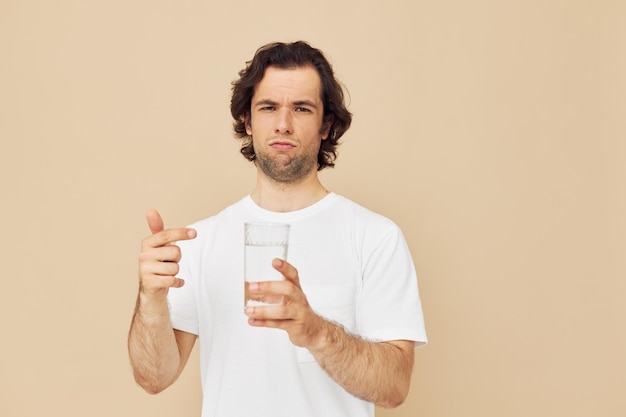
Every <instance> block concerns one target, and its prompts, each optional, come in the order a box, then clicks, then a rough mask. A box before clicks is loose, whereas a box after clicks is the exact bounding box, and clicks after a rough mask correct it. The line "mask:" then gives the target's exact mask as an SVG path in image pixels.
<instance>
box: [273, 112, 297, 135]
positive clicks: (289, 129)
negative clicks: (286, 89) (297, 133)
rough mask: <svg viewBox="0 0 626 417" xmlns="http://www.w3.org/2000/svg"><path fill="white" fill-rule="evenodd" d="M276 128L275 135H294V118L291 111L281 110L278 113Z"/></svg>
mask: <svg viewBox="0 0 626 417" xmlns="http://www.w3.org/2000/svg"><path fill="white" fill-rule="evenodd" d="M276 114H277V115H276V128H275V129H274V132H275V133H279V134H281V135H290V134H292V133H293V119H292V118H293V116H292V114H291V111H289V109H281V110H280V111H278V112H277V113H276Z"/></svg>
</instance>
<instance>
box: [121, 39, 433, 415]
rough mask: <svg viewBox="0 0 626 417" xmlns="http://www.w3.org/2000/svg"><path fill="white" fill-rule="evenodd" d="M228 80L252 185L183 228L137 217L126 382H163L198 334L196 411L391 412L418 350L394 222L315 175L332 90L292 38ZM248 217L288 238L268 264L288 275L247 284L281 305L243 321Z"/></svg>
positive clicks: (418, 315)
mask: <svg viewBox="0 0 626 417" xmlns="http://www.w3.org/2000/svg"><path fill="white" fill-rule="evenodd" d="M239 75H240V78H239V80H237V81H235V82H234V83H233V97H232V101H231V112H232V115H233V117H234V119H235V125H234V130H235V133H236V136H238V137H239V138H241V139H243V145H242V150H241V151H242V153H243V155H244V156H245V157H246V158H248V159H249V160H250V161H253V162H254V164H255V166H256V168H257V181H256V186H255V188H254V189H253V190H252V192H251V194H250V195H249V196H246V197H245V198H243V199H242V200H241V201H239V202H237V203H235V204H233V205H231V206H230V207H228V208H226V209H225V210H223V211H222V212H220V213H218V214H217V215H215V216H212V217H209V218H207V219H204V220H202V221H199V222H198V223H196V224H194V225H192V226H191V227H190V228H174V229H164V225H163V221H162V220H161V217H160V216H159V214H158V213H157V212H156V211H150V212H148V214H147V220H148V225H149V227H150V230H151V232H152V235H150V236H148V237H147V238H145V239H144V241H143V244H142V251H141V254H140V256H139V264H140V268H139V269H140V288H139V295H138V299H137V307H136V311H135V315H134V317H133V321H132V325H131V330H130V333H129V353H130V358H131V363H132V366H133V370H134V374H135V379H136V380H137V382H138V383H139V384H140V385H141V386H142V387H143V388H144V389H145V390H146V391H148V392H149V393H157V392H160V391H161V390H163V389H165V388H167V387H168V386H169V385H171V384H172V383H173V382H174V381H175V380H176V378H177V377H178V376H179V375H180V373H181V372H182V370H183V368H184V366H185V363H186V362H187V359H188V358H189V354H190V352H191V350H192V347H193V345H194V343H195V340H196V338H198V339H199V341H200V363H201V364H200V366H201V375H202V385H203V396H204V398H203V408H202V415H203V417H209V416H211V417H213V416H228V417H232V416H260V417H262V416H323V417H331V416H350V417H358V416H373V415H374V405H375V404H377V405H380V406H383V407H396V406H398V405H399V404H401V403H402V402H403V401H404V399H405V398H406V396H407V394H408V390H409V384H410V379H411V371H412V368H413V356H414V349H415V347H416V346H418V345H421V344H423V343H425V342H426V335H425V331H424V323H423V318H422V311H421V304H420V299H419V295H418V288H417V278H416V275H415V269H414V266H413V263H412V260H411V256H410V254H409V251H408V248H407V245H406V242H405V240H404V237H403V236H402V233H401V231H400V230H399V229H398V227H397V226H396V225H395V224H394V223H393V222H391V221H390V220H388V219H386V218H384V217H382V216H380V215H378V214H375V213H373V212H371V211H369V210H367V209H365V208H363V207H361V206H359V205H357V204H356V203H353V202H351V201H349V200H348V199H346V198H344V197H342V196H339V195H337V194H335V193H332V192H330V191H328V190H327V189H326V188H325V187H324V186H323V185H322V184H321V182H320V180H319V177H318V171H319V170H321V169H323V168H325V167H330V166H333V164H334V159H335V156H336V154H335V149H336V146H337V141H338V140H339V138H340V137H341V135H343V133H344V132H345V131H346V130H347V129H348V127H349V126H350V121H351V114H350V113H349V112H348V111H347V110H346V108H345V104H344V100H343V93H342V90H341V86H340V84H339V83H338V82H337V81H336V79H335V78H334V75H333V71H332V69H331V66H330V64H329V63H328V62H327V60H326V58H325V57H324V56H323V54H322V52H321V51H319V50H317V49H315V48H312V47H311V46H309V45H308V44H307V43H305V42H295V43H290V44H284V43H275V44H270V45H266V46H264V47H262V48H260V49H259V50H258V51H257V53H256V54H255V56H254V59H253V60H252V61H251V62H249V63H248V65H247V67H246V68H245V69H244V70H242V71H241V72H240V74H239ZM249 221H264V222H279V223H288V224H290V225H291V232H290V241H289V255H288V262H287V261H284V260H279V259H274V260H273V261H272V266H273V267H274V268H275V269H276V270H278V271H279V272H280V273H281V274H282V275H283V276H284V277H285V280H284V281H272V282H260V283H257V284H251V286H250V291H251V292H252V293H254V294H255V296H256V297H257V299H263V298H264V297H268V298H272V297H276V296H282V297H283V300H284V301H283V303H282V304H281V305H274V306H255V307H247V308H246V309H245V310H244V311H243V312H242V306H243V262H242V261H243V250H244V245H243V225H244V223H245V222H249ZM175 242H177V243H176V244H175ZM244 314H245V315H244ZM246 316H247V319H246Z"/></svg>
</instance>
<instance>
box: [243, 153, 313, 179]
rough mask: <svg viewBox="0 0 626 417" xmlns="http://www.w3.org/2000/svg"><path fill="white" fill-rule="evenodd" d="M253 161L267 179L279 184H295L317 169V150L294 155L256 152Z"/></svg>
mask: <svg viewBox="0 0 626 417" xmlns="http://www.w3.org/2000/svg"><path fill="white" fill-rule="evenodd" d="M255 163H256V166H257V167H258V168H259V169H260V170H261V172H262V173H263V174H265V175H266V176H267V177H268V178H269V179H271V180H273V181H275V182H277V183H281V184H295V183H298V182H300V181H302V180H303V179H304V178H306V177H307V176H308V175H309V174H310V173H311V172H312V171H314V170H316V169H317V152H316V153H312V152H311V153H304V154H301V155H296V156H294V157H289V156H288V155H286V154H278V155H274V156H272V155H269V154H266V153H263V152H257V153H256V161H255Z"/></svg>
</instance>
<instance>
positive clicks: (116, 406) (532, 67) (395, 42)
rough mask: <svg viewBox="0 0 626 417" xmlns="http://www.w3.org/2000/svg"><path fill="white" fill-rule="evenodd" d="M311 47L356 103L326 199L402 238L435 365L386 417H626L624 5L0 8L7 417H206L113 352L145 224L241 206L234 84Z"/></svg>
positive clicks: (242, 174)
mask: <svg viewBox="0 0 626 417" xmlns="http://www.w3.org/2000/svg"><path fill="white" fill-rule="evenodd" d="M296 39H306V40H309V41H310V42H311V43H312V44H313V45H315V46H318V47H320V48H322V49H323V50H325V51H326V52H327V54H328V56H329V58H330V60H331V61H332V63H333V64H334V67H335V69H336V72H337V74H338V76H339V77H340V78H341V79H342V80H343V81H344V82H345V84H346V86H347V88H348V89H349V91H350V96H351V106H350V107H351V110H352V111H353V112H354V114H355V118H354V124H353V128H352V129H351V130H350V131H349V133H348V134H347V136H346V137H345V141H344V144H343V145H342V147H341V148H340V156H339V159H338V161H337V162H338V165H337V167H336V169H334V170H331V171H329V172H324V175H323V178H324V181H325V183H326V184H327V185H328V186H329V187H330V188H331V189H332V190H334V191H336V192H338V193H341V194H344V195H346V196H348V197H350V198H353V199H355V200H357V201H358V202H360V203H362V204H364V205H366V206H368V207H370V208H372V209H374V210H376V211H379V212H381V213H383V214H385V215H387V216H389V217H391V218H392V219H394V220H395V221H396V222H397V223H398V224H400V226H401V227H402V228H403V230H404V231H405V234H406V237H407V240H408V241H409V244H410V246H411V249H412V252H413V254H414V258H415V262H416V267H417V269H418V274H419V277H420V288H421V292H422V297H423V303H424V310H425V314H426V319H427V326H428V332H429V337H430V340H431V341H430V344H429V345H428V346H427V347H425V348H423V349H420V350H418V351H417V363H416V365H415V373H414V378H413V385H412V388H411V393H410V397H409V399H408V400H407V402H406V403H405V404H404V405H402V406H401V407H400V408H398V409H395V410H379V413H378V415H379V416H383V417H384V416H387V417H391V416H395V417H401V416H402V417H408V416H428V417H465V416H481V417H491V416H493V417H496V416H498V417H500V416H510V417H517V416H520V417H521V416H535V417H543V416H568V417H576V416H624V415H626V399H625V398H626V397H625V396H624V392H625V391H626V361H625V359H624V355H625V353H626V336H625V327H626V326H625V320H624V318H625V317H626V305H625V303H624V302H623V299H624V297H625V296H626V284H625V282H626V280H625V278H626V267H625V265H624V258H625V257H624V254H625V251H626V163H625V162H626V126H625V121H624V120H625V115H626V76H625V74H626V46H625V45H626V2H623V1H621V0H615V1H609V0H605V1H591V0H589V1H565V0H562V1H556V0H552V1H522V0H519V1H496V0H492V1H487V0H478V1H471V2H469V1H462V0H447V1H446V0H444V1H437V2H435V1H432V2H427V1H409V0H406V1H395V2H394V1H385V2H382V1H378V2H373V1H356V0H349V1H326V0H323V1H317V2H308V3H307V2H287V1H273V2H272V1H271V2H256V1H250V0H242V1H237V2H216V1H208V0H207V1H200V0H180V1H148V0H138V1H119V0H114V1H87V0H85V1H78V0H75V1H45V0H39V1H34V0H33V1H28V0H25V1H17V0H16V1H11V0H8V1H7V0H0V138H1V152H0V169H1V173H0V174H1V175H0V181H2V188H1V190H2V205H1V207H2V208H1V210H2V216H0V222H1V223H0V227H1V228H0V230H1V231H2V234H3V238H2V243H1V247H0V249H1V252H0V253H1V254H2V263H1V268H2V273H3V282H4V284H3V286H2V289H3V290H2V292H1V294H2V302H0V317H1V320H2V334H3V336H2V344H1V347H0V415H2V416H7V417H22V416H37V415H59V416H61V415H62V416H72V417H73V416H92V417H100V416H151V417H159V416H198V415H199V408H200V394H199V373H198V371H197V358H196V356H195V355H194V359H192V361H191V363H190V365H189V367H188V368H187V370H186V371H185V373H184V374H183V376H182V378H181V380H180V381H179V382H178V383H177V384H176V385H175V386H173V387H172V388H170V389H169V390H167V391H166V392H164V393H163V394H161V395H159V396H152V397H151V396H148V395H147V394H144V393H143V391H141V390H140V389H139V388H138V387H137V386H135V384H134V382H133V380H132V377H131V373H130V369H129V365H128V360H127V356H126V332H127V329H128V324H129V320H130V316H131V313H132V309H133V305H134V299H135V291H136V285H137V284H136V257H137V253H138V248H139V242H140V240H141V238H142V237H143V236H144V235H145V234H146V233H147V227H146V225H145V221H144V214H145V212H146V210H147V209H149V208H157V209H159V210H160V211H161V212H162V214H163V216H164V218H165V220H166V222H167V224H169V225H171V226H182V225H185V224H187V223H190V222H192V221H194V220H197V219H199V218H201V217H205V216H207V215H210V214H212V213H215V212H216V211H217V210H219V209H221V208H222V207H224V206H225V205H227V204H229V203H231V202H233V201H235V200H237V199H239V198H240V197H241V196H243V195H244V194H245V193H247V192H248V191H249V190H250V188H251V186H252V184H253V179H254V170H253V168H252V167H251V166H250V165H249V164H248V163H247V162H246V161H244V159H243V158H242V157H241V156H240V155H239V154H238V145H237V144H236V142H235V141H234V139H232V136H231V133H230V124H231V122H230V119H229V113H228V103H229V93H230V82H231V81H232V80H233V79H234V78H235V77H236V73H237V71H238V70H239V69H240V68H242V66H243V65H244V62H245V61H246V60H247V59H249V58H250V57H251V56H252V54H253V52H254V51H255V50H256V48H257V47H258V46H260V45H261V44H264V43H266V42H269V41H275V40H296Z"/></svg>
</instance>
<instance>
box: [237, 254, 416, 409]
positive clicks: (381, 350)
mask: <svg viewBox="0 0 626 417" xmlns="http://www.w3.org/2000/svg"><path fill="white" fill-rule="evenodd" d="M274 267H275V268H276V269H277V270H279V271H280V272H281V273H282V274H283V275H284V276H285V278H286V280H285V281H273V282H260V283H257V284H253V285H252V286H251V288H250V290H251V291H252V292H253V293H256V294H258V297H260V298H263V297H264V296H266V294H281V295H283V296H284V297H285V298H284V299H285V302H284V304H283V305H280V306H269V307H249V308H248V309H246V314H247V315H248V317H249V320H248V322H249V324H250V325H252V326H259V327H272V328H281V329H284V330H285V331H287V333H288V334H289V338H290V340H291V341H292V343H294V344H295V345H297V346H301V347H305V348H307V349H308V350H309V351H310V352H311V353H312V354H313V356H315V358H316V359H317V361H318V362H319V364H320V365H321V366H322V368H324V370H325V371H326V372H327V373H328V374H329V375H330V376H331V377H332V378H333V379H334V380H335V381H336V382H337V383H339V384H340V385H341V386H342V387H344V388H345V389H346V390H347V391H348V392H350V393H351V394H352V395H354V396H356V397H359V398H362V399H364V400H366V401H370V402H373V403H375V404H377V405H380V406H383V407H397V406H399V405H400V404H402V402H403V401H404V400H405V399H406V396H407V395H408V391H409V386H410V382H411V373H412V370H413V357H414V343H413V342H412V341H407V340H395V341H389V342H379V343H378V342H370V341H366V340H363V339H361V338H359V337H358V336H355V335H351V334H349V333H347V332H346V331H345V330H344V329H343V328H342V327H341V326H339V325H337V324H335V323H332V322H329V321H328V320H325V319H324V318H323V317H320V316H319V315H317V314H316V313H315V312H314V311H313V310H312V309H311V307H310V306H309V304H308V301H307V300H306V296H305V295H304V293H303V292H302V289H301V288H300V284H299V278H298V272H297V270H296V269H295V268H294V267H293V266H291V265H290V264H289V263H288V262H285V261H280V260H274Z"/></svg>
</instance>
